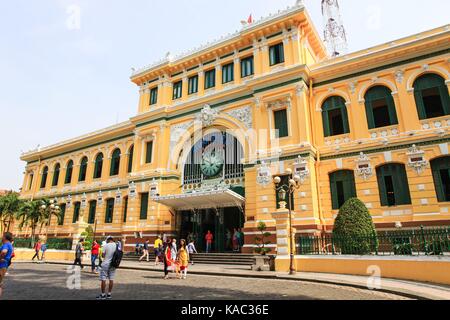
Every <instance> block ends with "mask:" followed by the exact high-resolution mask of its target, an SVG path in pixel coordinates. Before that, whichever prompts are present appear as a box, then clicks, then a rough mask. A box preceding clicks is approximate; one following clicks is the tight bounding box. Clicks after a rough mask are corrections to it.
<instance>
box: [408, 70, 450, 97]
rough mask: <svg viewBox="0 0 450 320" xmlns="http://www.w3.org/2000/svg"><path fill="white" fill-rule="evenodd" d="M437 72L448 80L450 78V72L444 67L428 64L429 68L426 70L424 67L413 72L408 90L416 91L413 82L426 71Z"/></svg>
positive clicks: (409, 79) (410, 91)
mask: <svg viewBox="0 0 450 320" xmlns="http://www.w3.org/2000/svg"><path fill="white" fill-rule="evenodd" d="M432 72H434V73H437V74H438V75H440V76H442V77H443V78H444V79H445V80H446V81H448V80H450V72H449V71H448V70H446V69H444V68H441V67H437V66H428V68H427V69H426V70H425V69H424V68H423V67H422V68H420V69H418V70H416V71H415V72H413V73H412V74H411V75H410V76H409V78H408V81H407V83H406V90H407V91H408V92H409V93H414V88H413V84H414V81H416V79H417V78H418V77H420V76H421V75H423V74H424V73H432Z"/></svg>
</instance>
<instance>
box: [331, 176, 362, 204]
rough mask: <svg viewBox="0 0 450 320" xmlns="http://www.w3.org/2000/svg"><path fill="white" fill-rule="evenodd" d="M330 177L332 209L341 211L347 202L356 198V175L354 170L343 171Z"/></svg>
mask: <svg viewBox="0 0 450 320" xmlns="http://www.w3.org/2000/svg"><path fill="white" fill-rule="evenodd" d="M329 176H330V190H331V200H332V207H333V210H339V209H340V208H341V207H342V205H343V204H344V203H345V201H347V200H348V199H350V198H355V197H356V186H355V175H354V174H353V170H341V171H336V172H333V173H330V175H329Z"/></svg>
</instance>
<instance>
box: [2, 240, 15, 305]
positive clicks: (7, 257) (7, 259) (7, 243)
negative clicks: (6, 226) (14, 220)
mask: <svg viewBox="0 0 450 320" xmlns="http://www.w3.org/2000/svg"><path fill="white" fill-rule="evenodd" d="M12 240H13V237H12V234H11V233H10V232H5V233H4V234H3V237H2V246H1V247H0V298H1V297H2V294H3V281H4V280H5V276H6V272H7V271H8V268H9V266H10V265H11V258H12V254H13V252H14V249H13V246H12V244H11V242H12Z"/></svg>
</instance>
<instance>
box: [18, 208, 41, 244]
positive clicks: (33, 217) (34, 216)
mask: <svg viewBox="0 0 450 320" xmlns="http://www.w3.org/2000/svg"><path fill="white" fill-rule="evenodd" d="M43 206H45V203H43V202H42V200H33V201H26V202H24V203H23V204H22V205H21V206H20V207H19V210H18V212H17V216H16V219H17V220H18V221H19V229H22V228H23V227H30V228H31V245H32V246H34V240H35V234H36V228H37V227H38V225H39V224H40V223H42V221H44V220H45V219H46V213H45V208H44V207H43Z"/></svg>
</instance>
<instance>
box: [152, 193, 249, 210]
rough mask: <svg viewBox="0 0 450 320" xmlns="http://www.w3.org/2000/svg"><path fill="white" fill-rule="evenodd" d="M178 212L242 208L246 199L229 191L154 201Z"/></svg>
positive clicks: (160, 198) (189, 194) (162, 198)
mask: <svg viewBox="0 0 450 320" xmlns="http://www.w3.org/2000/svg"><path fill="white" fill-rule="evenodd" d="M152 200H153V201H155V202H157V203H161V204H163V205H165V206H168V207H170V208H172V209H174V210H177V211H187V210H192V209H210V208H228V207H241V206H243V204H244V202H245V198H244V197H242V196H241V195H239V194H237V193H236V192H234V191H231V190H229V189H224V190H211V191H201V192H193V193H185V194H176V195H169V196H163V197H155V198H153V199H152Z"/></svg>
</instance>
